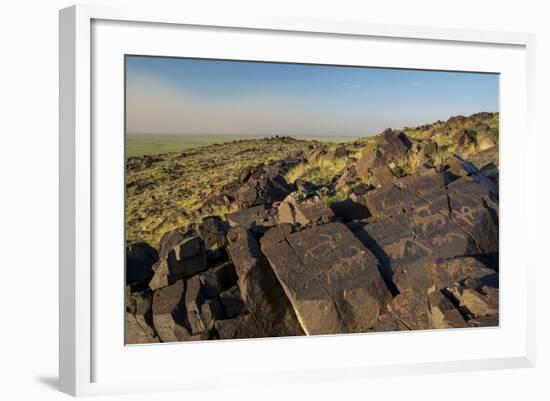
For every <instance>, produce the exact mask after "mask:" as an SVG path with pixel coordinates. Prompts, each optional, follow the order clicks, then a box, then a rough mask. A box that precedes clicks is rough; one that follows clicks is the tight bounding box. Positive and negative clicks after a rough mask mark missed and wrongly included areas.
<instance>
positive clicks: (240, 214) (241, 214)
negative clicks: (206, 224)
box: [226, 204, 277, 234]
mask: <svg viewBox="0 0 550 401" xmlns="http://www.w3.org/2000/svg"><path fill="white" fill-rule="evenodd" d="M276 212H277V210H276V209H273V208H271V206H270V205H266V204H262V205H258V206H253V207H250V208H247V209H242V210H239V211H237V212H234V213H229V214H228V215H226V219H227V221H228V223H229V225H230V226H231V227H237V226H242V227H244V228H246V229H249V230H251V231H252V232H254V233H258V234H263V233H264V232H266V231H267V230H268V229H269V228H271V227H273V226H274V225H275V217H274V216H275V215H276Z"/></svg>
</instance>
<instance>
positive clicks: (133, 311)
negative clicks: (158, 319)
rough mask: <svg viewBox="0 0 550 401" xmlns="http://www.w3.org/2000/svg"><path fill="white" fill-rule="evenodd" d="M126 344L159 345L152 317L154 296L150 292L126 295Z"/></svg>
mask: <svg viewBox="0 0 550 401" xmlns="http://www.w3.org/2000/svg"><path fill="white" fill-rule="evenodd" d="M126 296H127V298H126V303H127V307H126V329H125V343H126V344H145V343H157V342H159V338H158V337H157V335H156V333H155V330H154V328H153V327H154V324H153V315H152V309H151V304H152V296H151V294H150V293H149V292H148V291H143V292H141V293H139V292H134V293H127V294H126Z"/></svg>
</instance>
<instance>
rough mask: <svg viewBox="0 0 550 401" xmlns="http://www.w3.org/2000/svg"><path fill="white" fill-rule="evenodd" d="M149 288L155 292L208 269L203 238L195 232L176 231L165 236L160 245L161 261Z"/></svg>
mask: <svg viewBox="0 0 550 401" xmlns="http://www.w3.org/2000/svg"><path fill="white" fill-rule="evenodd" d="M153 269H154V271H155V274H154V276H153V278H152V279H151V282H150V283H149V288H151V289H153V290H155V289H158V288H161V287H164V286H167V285H169V284H172V283H174V282H175V281H177V280H178V279H181V278H186V277H189V276H192V275H193V274H196V273H199V272H201V271H203V270H204V269H206V253H205V250H204V244H203V241H202V240H201V238H200V237H199V236H198V235H196V232H195V231H194V230H187V231H180V230H175V231H172V232H170V233H168V234H167V235H165V236H164V237H163V238H162V240H161V244H160V252H159V261H158V262H157V263H156V264H155V265H154V266H153Z"/></svg>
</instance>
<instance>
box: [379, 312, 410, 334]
mask: <svg viewBox="0 0 550 401" xmlns="http://www.w3.org/2000/svg"><path fill="white" fill-rule="evenodd" d="M402 330H409V328H408V327H407V326H406V325H405V324H404V323H403V322H402V321H401V320H399V318H398V317H397V316H395V315H394V314H393V313H391V312H386V313H384V314H383V315H380V316H378V319H376V323H375V324H374V326H373V327H372V329H371V331H402Z"/></svg>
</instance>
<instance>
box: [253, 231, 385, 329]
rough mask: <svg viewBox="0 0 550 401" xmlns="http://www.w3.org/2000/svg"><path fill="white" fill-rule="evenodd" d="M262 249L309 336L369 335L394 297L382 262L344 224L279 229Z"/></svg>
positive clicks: (263, 242) (267, 236)
mask: <svg viewBox="0 0 550 401" xmlns="http://www.w3.org/2000/svg"><path fill="white" fill-rule="evenodd" d="M261 247H262V252H263V253H264V254H265V255H266V257H267V259H268V260H269V263H270V265H271V267H272V269H273V271H274V272H275V274H276V275H277V278H278V279H279V282H280V283H281V284H282V286H283V289H284V291H285V293H286V295H287V297H288V299H289V300H290V302H291V303H292V305H293V307H294V310H295V312H296V315H297V317H298V320H299V321H300V323H301V325H302V328H303V330H304V331H305V333H306V334H308V335H309V334H337V333H354V332H364V331H366V330H368V329H369V328H370V327H372V326H373V325H374V324H375V322H376V319H377V318H378V316H379V313H380V309H381V307H382V306H384V305H386V303H387V301H388V299H389V297H390V293H389V291H388V288H387V287H386V284H385V283H384V281H383V279H382V277H381V275H380V273H379V271H378V261H377V260H376V258H375V257H374V256H373V255H372V253H371V252H370V251H369V250H368V249H367V248H365V246H363V244H361V242H360V241H359V240H357V239H356V238H355V237H354V236H353V234H352V233H351V232H350V231H349V230H348V228H347V227H346V226H345V225H344V224H342V223H330V224H325V225H320V226H313V227H311V228H308V229H306V230H303V231H299V232H295V233H292V232H290V230H289V229H288V228H286V227H285V226H282V227H281V226H276V227H274V228H273V229H271V230H270V231H268V232H267V233H266V234H265V235H264V237H262V240H261Z"/></svg>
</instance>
